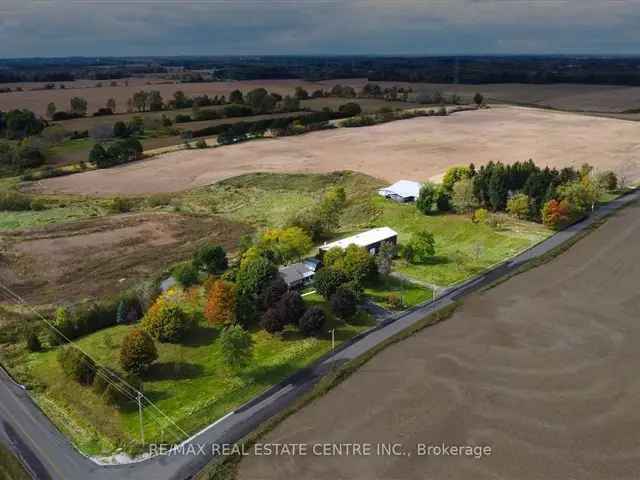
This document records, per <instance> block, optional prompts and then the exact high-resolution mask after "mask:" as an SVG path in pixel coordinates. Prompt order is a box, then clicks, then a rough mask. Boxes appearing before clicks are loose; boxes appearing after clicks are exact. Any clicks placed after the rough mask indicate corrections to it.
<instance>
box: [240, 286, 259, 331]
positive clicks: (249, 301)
mask: <svg viewBox="0 0 640 480" xmlns="http://www.w3.org/2000/svg"><path fill="white" fill-rule="evenodd" d="M235 308H236V322H237V323H238V324H240V325H242V326H243V327H245V328H248V327H249V326H251V325H253V323H254V322H255V321H256V319H257V318H258V309H257V308H256V302H255V300H254V298H253V297H252V296H249V295H242V294H237V295H236V307H235Z"/></svg>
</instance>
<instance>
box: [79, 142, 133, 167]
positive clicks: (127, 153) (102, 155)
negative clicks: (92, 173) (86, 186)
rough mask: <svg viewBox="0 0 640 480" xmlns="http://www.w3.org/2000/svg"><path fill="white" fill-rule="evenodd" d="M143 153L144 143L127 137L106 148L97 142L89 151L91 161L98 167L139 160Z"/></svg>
mask: <svg viewBox="0 0 640 480" xmlns="http://www.w3.org/2000/svg"><path fill="white" fill-rule="evenodd" d="M141 155H142V144H141V143H140V141H139V140H137V139H135V138H125V139H123V140H120V141H117V142H115V143H113V144H112V145H110V146H109V147H108V148H106V149H105V148H104V147H103V146H102V145H99V144H96V145H95V146H94V147H93V149H92V150H91V152H90V153H89V161H91V162H94V163H95V164H96V167H98V168H109V167H113V166H115V165H120V164H123V163H127V162H131V161H133V160H137V159H139V158H140V156H141Z"/></svg>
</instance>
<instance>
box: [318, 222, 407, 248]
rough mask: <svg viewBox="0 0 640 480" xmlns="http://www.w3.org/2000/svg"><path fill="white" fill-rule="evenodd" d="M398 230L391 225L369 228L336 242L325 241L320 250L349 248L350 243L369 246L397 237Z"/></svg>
mask: <svg viewBox="0 0 640 480" xmlns="http://www.w3.org/2000/svg"><path fill="white" fill-rule="evenodd" d="M397 235H398V232H396V231H395V230H393V229H392V228H389V227H380V228H373V229H371V230H367V231H366V232H362V233H359V234H357V235H354V236H352V237H347V238H343V239H342V240H336V241H335V242H331V243H325V244H324V245H322V246H321V247H320V250H325V251H326V250H329V249H331V248H334V247H340V248H347V247H348V246H349V245H357V246H359V247H368V246H369V245H373V244H374V243H378V242H383V241H384V240H389V239H390V238H393V237H396V236H397Z"/></svg>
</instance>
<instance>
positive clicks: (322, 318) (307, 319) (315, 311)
mask: <svg viewBox="0 0 640 480" xmlns="http://www.w3.org/2000/svg"><path fill="white" fill-rule="evenodd" d="M326 321H327V316H326V315H325V313H324V310H322V308H320V307H311V308H310V309H308V310H307V311H306V312H304V315H302V317H300V320H298V327H299V328H300V331H301V332H302V333H304V334H305V335H307V336H309V335H316V334H318V333H320V332H321V331H322V328H323V327H324V324H325V322H326Z"/></svg>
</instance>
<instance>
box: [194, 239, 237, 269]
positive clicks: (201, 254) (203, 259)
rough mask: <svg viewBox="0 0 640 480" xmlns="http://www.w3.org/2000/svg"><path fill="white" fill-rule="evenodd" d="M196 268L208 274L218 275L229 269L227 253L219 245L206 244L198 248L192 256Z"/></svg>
mask: <svg viewBox="0 0 640 480" xmlns="http://www.w3.org/2000/svg"><path fill="white" fill-rule="evenodd" d="M193 264H194V266H195V267H196V268H198V269H200V270H204V271H206V272H208V273H211V274H214V273H220V272H222V271H224V270H226V269H227V268H228V267H229V261H228V260H227V252H225V251H224V248H222V247H221V246H220V245H211V244H207V245H204V246H202V247H200V248H199V249H198V250H197V251H196V253H195V254H194V255H193Z"/></svg>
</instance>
